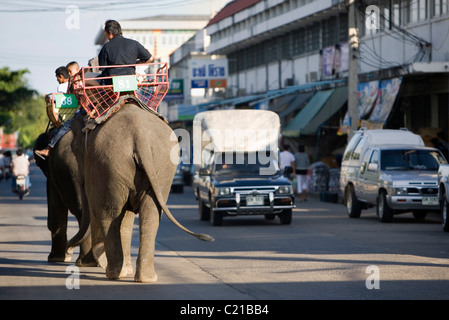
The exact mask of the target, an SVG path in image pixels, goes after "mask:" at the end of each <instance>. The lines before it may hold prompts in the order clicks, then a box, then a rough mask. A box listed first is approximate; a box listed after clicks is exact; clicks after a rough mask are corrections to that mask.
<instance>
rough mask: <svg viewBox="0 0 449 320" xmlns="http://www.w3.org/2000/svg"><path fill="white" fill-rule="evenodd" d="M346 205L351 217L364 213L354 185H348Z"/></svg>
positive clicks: (357, 216)
mask: <svg viewBox="0 0 449 320" xmlns="http://www.w3.org/2000/svg"><path fill="white" fill-rule="evenodd" d="M345 205H346V211H347V212H348V216H349V217H350V218H360V214H361V213H362V205H361V204H360V201H359V200H358V199H357V196H356V195H355V191H354V188H353V187H352V186H347V187H346V190H345Z"/></svg>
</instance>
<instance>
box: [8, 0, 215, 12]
mask: <svg viewBox="0 0 449 320" xmlns="http://www.w3.org/2000/svg"><path fill="white" fill-rule="evenodd" d="M78 2H79V1H78ZM201 2H209V1H207V0H171V1H170V0H160V1H159V0H153V1H151V2H149V1H119V2H108V3H104V2H99V1H87V2H86V3H84V4H79V5H76V7H77V8H78V9H80V10H86V11H111V10H129V9H139V8H140V9H150V8H151V9H158V8H168V7H171V6H176V5H191V4H196V3H201ZM0 3H1V4H3V6H2V9H0V13H1V12H4V13H29V12H58V11H65V10H66V8H67V7H68V5H66V4H61V2H60V1H58V2H53V1H39V2H37V1H26V0H25V1H22V2H21V4H20V5H18V4H17V2H16V1H15V2H14V3H13V2H9V1H0ZM7 6H11V8H5V7H7ZM24 7H26V8H24Z"/></svg>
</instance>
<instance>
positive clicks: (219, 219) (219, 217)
mask: <svg viewBox="0 0 449 320" xmlns="http://www.w3.org/2000/svg"><path fill="white" fill-rule="evenodd" d="M210 223H211V224H212V225H213V226H214V227H217V226H222V225H223V213H222V212H214V211H212V210H211V212H210Z"/></svg>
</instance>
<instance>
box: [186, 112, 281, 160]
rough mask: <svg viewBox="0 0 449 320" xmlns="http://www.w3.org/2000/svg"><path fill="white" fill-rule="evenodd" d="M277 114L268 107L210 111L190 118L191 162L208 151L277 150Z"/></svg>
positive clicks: (278, 134) (278, 128)
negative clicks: (191, 120)
mask: <svg viewBox="0 0 449 320" xmlns="http://www.w3.org/2000/svg"><path fill="white" fill-rule="evenodd" d="M279 136H280V121H279V116H278V115H277V114H276V113H275V112H272V111H269V110H253V109H250V110H247V109H242V110H235V109H233V110H213V111H205V112H200V113H198V114H197V115H196V116H195V118H194V119H193V150H194V163H199V162H197V161H196V160H195V157H196V156H200V155H201V153H202V152H203V150H208V151H209V152H214V153H217V152H245V153H246V152H247V153H250V152H260V151H267V150H270V151H273V152H274V153H275V154H277V151H278V149H279Z"/></svg>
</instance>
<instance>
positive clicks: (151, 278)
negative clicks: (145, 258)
mask: <svg viewBox="0 0 449 320" xmlns="http://www.w3.org/2000/svg"><path fill="white" fill-rule="evenodd" d="M134 281H136V282H143V283H156V282H157V274H156V272H136V275H135V276H134Z"/></svg>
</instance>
